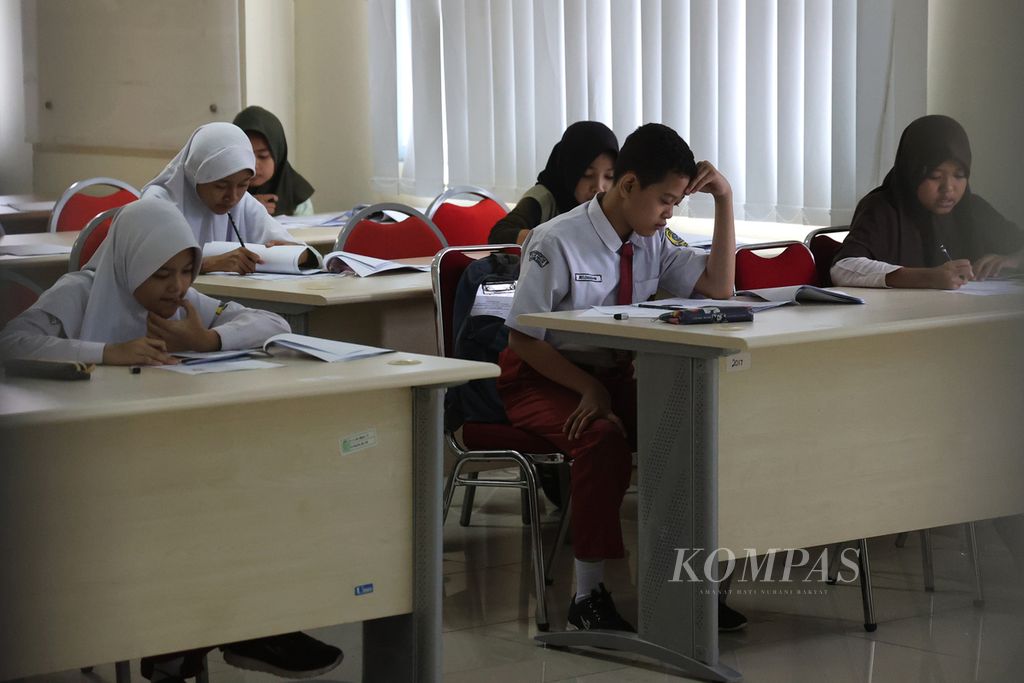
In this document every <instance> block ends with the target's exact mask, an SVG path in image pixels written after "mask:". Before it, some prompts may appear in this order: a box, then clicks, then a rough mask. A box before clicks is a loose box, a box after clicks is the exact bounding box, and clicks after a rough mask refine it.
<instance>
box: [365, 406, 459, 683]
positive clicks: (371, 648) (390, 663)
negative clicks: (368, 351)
mask: <svg viewBox="0 0 1024 683" xmlns="http://www.w3.org/2000/svg"><path fill="white" fill-rule="evenodd" d="M443 391H444V390H443V389H438V388H415V389H413V453H412V456H413V492H412V495H413V508H412V509H413V539H412V541H413V590H412V603H413V605H412V607H413V613H412V614H411V615H410V614H401V615H397V616H394V617H385V618H383V619H374V620H372V621H367V622H364V624H363V680H364V681H386V682H388V683H392V682H395V681H409V682H410V683H413V682H415V683H432V682H433V681H440V680H441V663H442V662H441V554H442V549H441V548H442V546H441V482H442V464H443V457H442V448H443V447H442V432H441V429H442V427H441V425H442V418H443V416H442V392H443Z"/></svg>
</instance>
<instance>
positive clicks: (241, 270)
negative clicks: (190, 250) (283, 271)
mask: <svg viewBox="0 0 1024 683" xmlns="http://www.w3.org/2000/svg"><path fill="white" fill-rule="evenodd" d="M257 263H263V259H261V258H260V257H259V256H257V255H256V253H255V252H252V251H249V250H248V249H243V248H242V247H239V248H238V249H235V250H234V251H229V252H227V253H226V254H221V255H220V256H208V257H207V258H204V259H203V265H202V267H201V268H200V269H199V272H201V273H214V272H228V273H238V274H240V275H248V274H249V273H254V272H256V264H257Z"/></svg>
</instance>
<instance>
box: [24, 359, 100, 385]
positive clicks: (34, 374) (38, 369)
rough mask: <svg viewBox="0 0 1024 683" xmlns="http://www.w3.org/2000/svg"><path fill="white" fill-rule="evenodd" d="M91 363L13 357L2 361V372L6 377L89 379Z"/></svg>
mask: <svg viewBox="0 0 1024 683" xmlns="http://www.w3.org/2000/svg"><path fill="white" fill-rule="evenodd" d="M95 367H96V366H95V365H93V364H92V363H78V362H76V361H53V360H28V359H24V358H13V359H11V360H6V361H4V373H5V374H6V376H7V377H31V378H34V379H63V380H76V379H89V378H90V377H91V376H92V375H91V374H90V373H92V371H93V368H95Z"/></svg>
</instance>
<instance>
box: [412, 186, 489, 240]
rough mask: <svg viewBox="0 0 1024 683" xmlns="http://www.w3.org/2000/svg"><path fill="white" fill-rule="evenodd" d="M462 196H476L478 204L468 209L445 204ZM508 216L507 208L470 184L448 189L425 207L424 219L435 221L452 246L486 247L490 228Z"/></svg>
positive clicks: (481, 189) (483, 190)
mask: <svg viewBox="0 0 1024 683" xmlns="http://www.w3.org/2000/svg"><path fill="white" fill-rule="evenodd" d="M464 196H471V197H477V198H478V201H477V202H476V203H475V204H472V205H470V206H465V205H463V204H456V203H454V202H450V201H448V200H449V199H454V198H456V197H464ZM507 213H508V207H506V206H505V204H504V203H502V202H501V201H500V200H499V199H498V198H497V197H495V196H494V195H492V194H491V193H490V192H488V191H487V190H485V189H483V188H480V187H475V186H473V185H460V186H458V187H452V188H449V189H447V190H445V191H444V192H442V193H441V194H439V195H437V197H436V198H435V199H434V201H432V202H431V203H430V206H429V207H428V208H427V218H429V219H430V220H432V221H434V224H435V225H437V227H438V228H440V229H441V232H442V233H443V234H444V236H445V239H447V240H448V244H449V245H450V246H453V247H458V246H463V245H471V244H487V237H488V235H490V233H491V228H493V227H494V224H495V223H497V222H498V221H499V220H501V218H502V217H503V216H505V214H507Z"/></svg>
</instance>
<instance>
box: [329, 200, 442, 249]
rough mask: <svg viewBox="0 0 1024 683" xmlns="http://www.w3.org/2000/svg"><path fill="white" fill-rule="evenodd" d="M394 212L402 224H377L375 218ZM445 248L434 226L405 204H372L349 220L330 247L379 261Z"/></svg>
mask: <svg viewBox="0 0 1024 683" xmlns="http://www.w3.org/2000/svg"><path fill="white" fill-rule="evenodd" d="M383 211H394V212H397V213H401V214H404V215H405V216H408V218H406V219H405V220H401V221H398V222H390V219H388V220H387V221H383V220H379V219H378V218H377V217H375V214H380V213H382V212H383ZM447 246H448V242H447V240H445V238H444V235H442V234H441V231H440V230H438V229H437V226H436V225H434V223H433V222H432V221H431V220H430V219H429V218H427V217H426V216H424V215H423V214H422V213H420V212H419V211H417V210H416V209H414V208H412V207H410V206H406V205H405V204H389V203H384V204H373V205H371V206H368V207H366V208H365V209H363V210H362V211H360V212H359V213H357V214H356V215H354V216H352V218H350V219H349V221H348V223H346V224H345V227H344V228H342V230H341V233H340V234H339V235H338V239H337V241H336V242H335V243H334V251H348V252H352V253H354V254H362V255H364V256H372V257H374V258H380V259H389V260H390V259H400V258H415V257H417V256H433V255H434V254H436V253H437V252H438V251H440V250H441V249H444V248H445V247H447Z"/></svg>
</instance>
